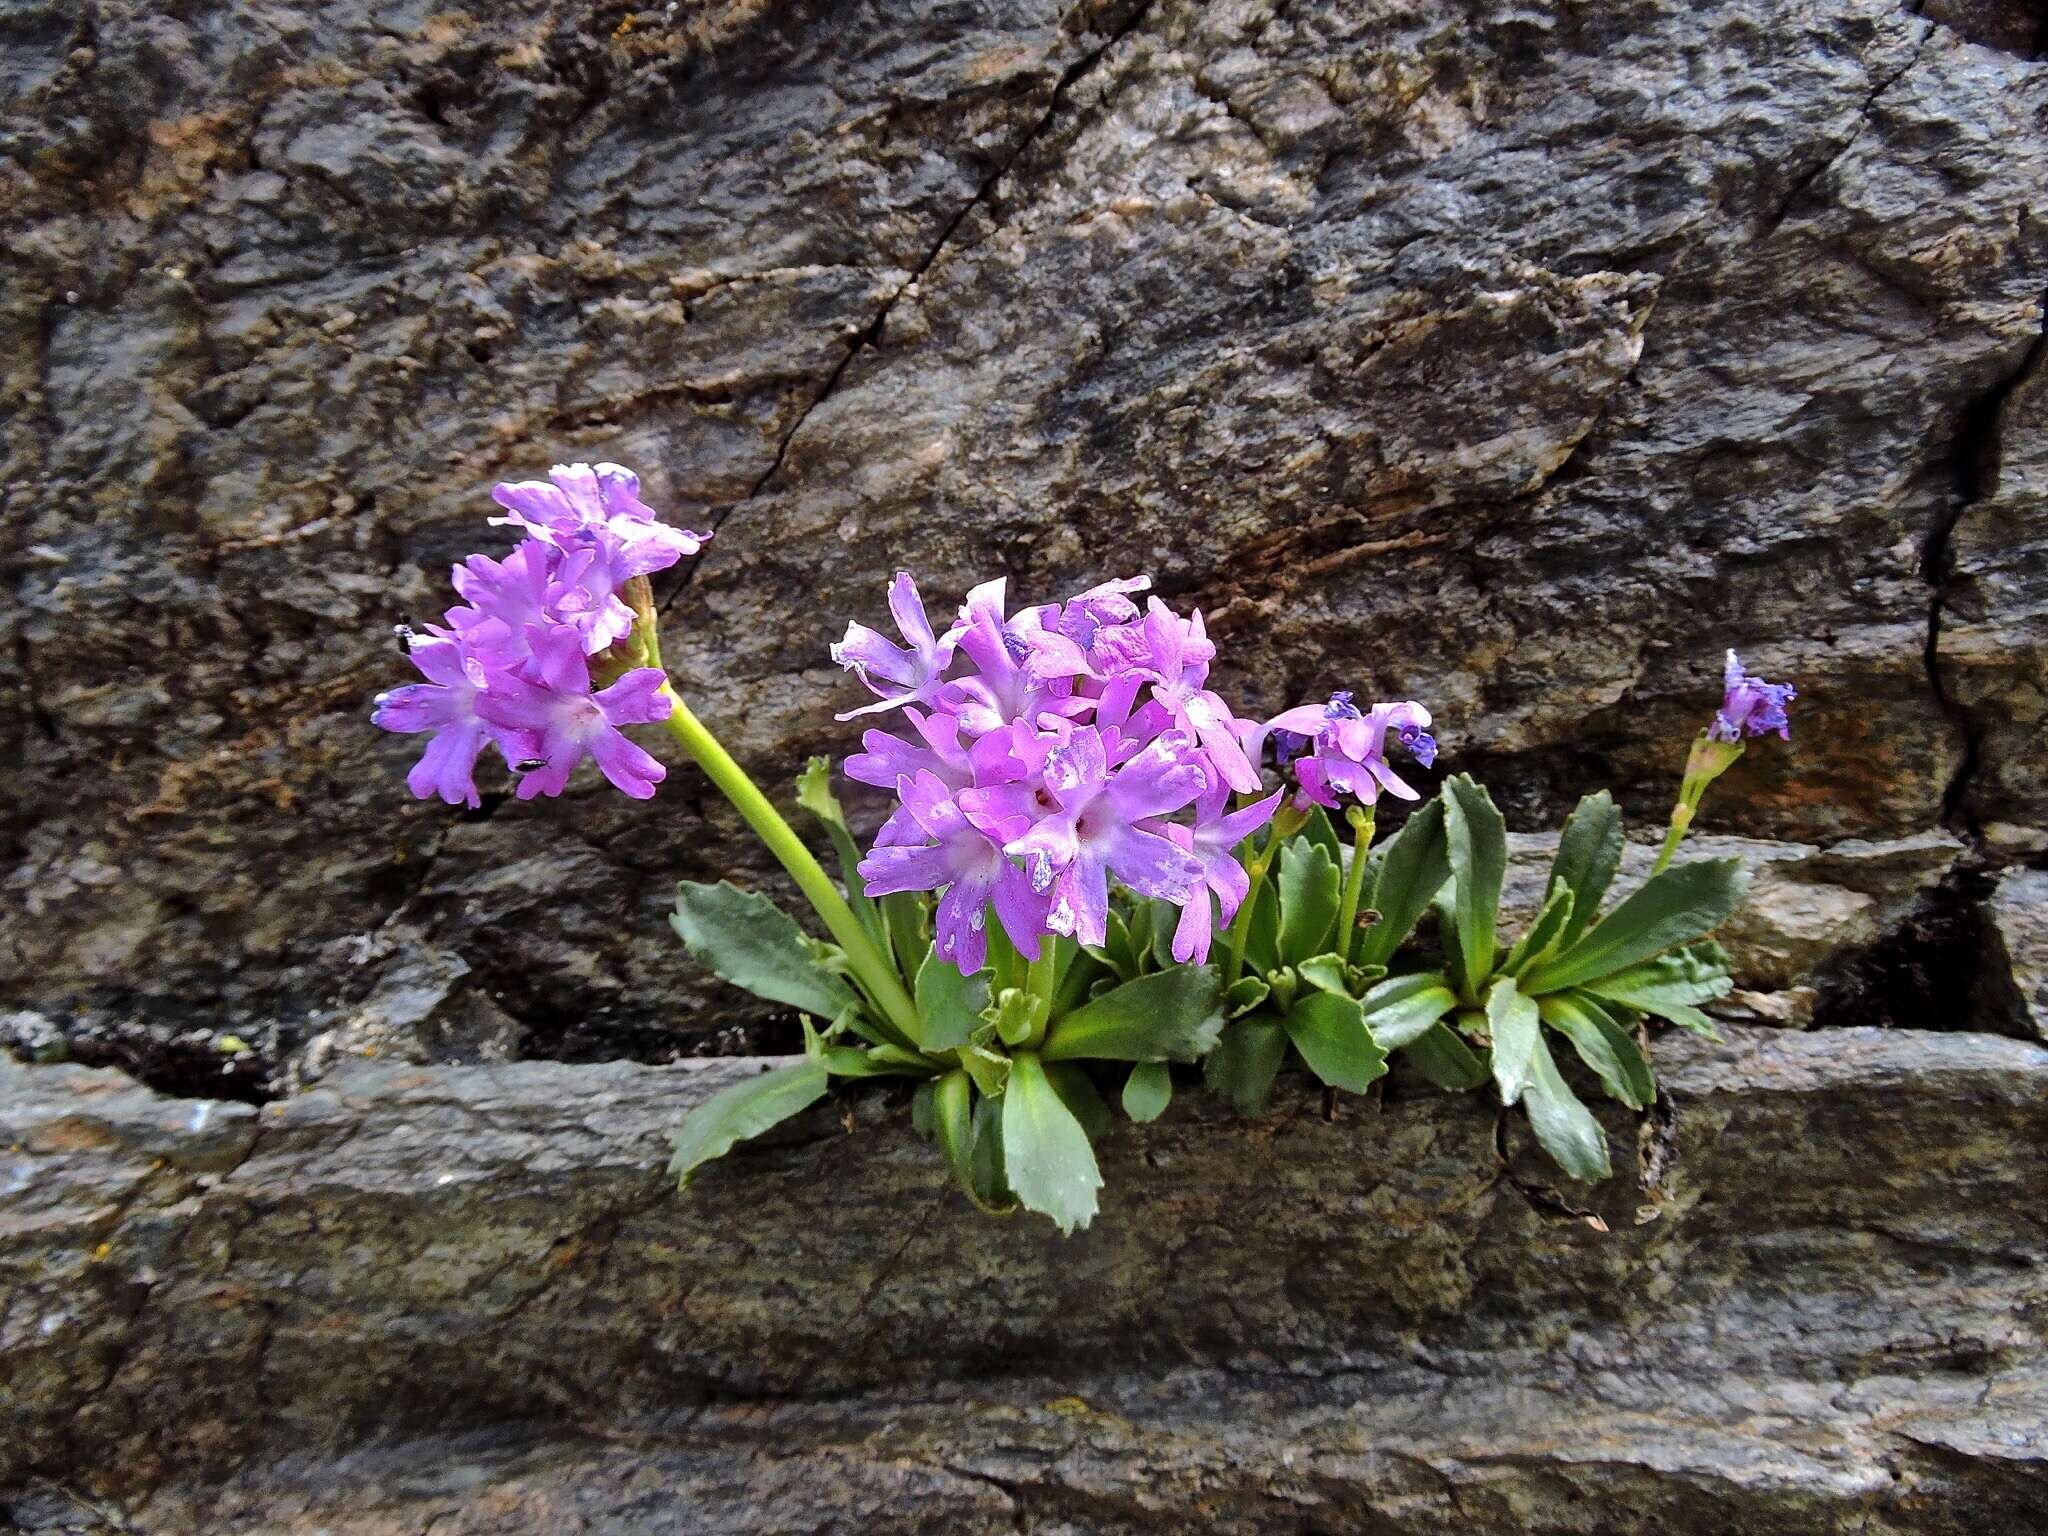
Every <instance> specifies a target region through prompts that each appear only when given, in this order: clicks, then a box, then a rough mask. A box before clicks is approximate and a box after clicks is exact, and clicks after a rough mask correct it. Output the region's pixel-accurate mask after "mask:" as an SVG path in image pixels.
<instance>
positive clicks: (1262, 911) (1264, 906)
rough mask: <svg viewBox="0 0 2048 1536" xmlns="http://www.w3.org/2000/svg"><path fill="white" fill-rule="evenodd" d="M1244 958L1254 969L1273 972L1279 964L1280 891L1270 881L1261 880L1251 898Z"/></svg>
mask: <svg viewBox="0 0 2048 1536" xmlns="http://www.w3.org/2000/svg"><path fill="white" fill-rule="evenodd" d="M1244 957H1245V960H1246V962H1247V963H1248V964H1249V965H1250V966H1251V968H1252V969H1253V970H1255V971H1270V970H1272V969H1273V968H1274V967H1276V966H1278V965H1279V964H1280V893H1279V892H1278V891H1277V890H1275V889H1274V887H1273V882H1272V881H1271V880H1262V881H1260V882H1259V892H1258V894H1257V895H1256V896H1254V897H1253V898H1252V920H1251V926H1250V927H1249V928H1247V929H1246V930H1245V945H1244Z"/></svg>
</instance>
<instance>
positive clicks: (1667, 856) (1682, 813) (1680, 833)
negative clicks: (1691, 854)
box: [1650, 800, 1693, 880]
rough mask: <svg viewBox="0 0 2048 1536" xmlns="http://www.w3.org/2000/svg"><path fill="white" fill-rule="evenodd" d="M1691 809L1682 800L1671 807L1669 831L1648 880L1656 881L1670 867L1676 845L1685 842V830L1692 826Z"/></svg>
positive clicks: (1676, 849) (1676, 850) (1676, 848)
mask: <svg viewBox="0 0 2048 1536" xmlns="http://www.w3.org/2000/svg"><path fill="white" fill-rule="evenodd" d="M1692 812H1693V808H1692V807H1691V806H1689V805H1687V804H1686V803H1685V802H1684V801H1683V800H1681V801H1679V802H1678V804H1676V805H1674V806H1673V807H1671V829H1670V830H1669V831H1668V832H1666V833H1665V834H1664V846H1663V848H1662V849H1660V850H1659V851H1658V854H1657V862H1656V864H1655V866H1654V867H1653V868H1652V869H1651V870H1650V878H1651V879H1653V880H1654V879H1656V878H1657V876H1659V875H1661V874H1663V873H1664V871H1665V870H1667V869H1669V868H1670V867H1671V858H1672V855H1673V854H1675V853H1677V852H1678V845H1679V844H1680V843H1682V842H1684V841H1685V833H1686V829H1687V828H1688V827H1690V826H1691V825H1692Z"/></svg>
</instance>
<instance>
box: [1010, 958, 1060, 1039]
mask: <svg viewBox="0 0 2048 1536" xmlns="http://www.w3.org/2000/svg"><path fill="white" fill-rule="evenodd" d="M1058 973H1059V963H1058V954H1057V949H1056V946H1055V945H1054V943H1053V940H1052V935H1050V934H1043V935H1041V936H1040V937H1039V940H1038V958H1037V959H1036V960H1033V961H1032V962H1031V964H1030V966H1029V968H1027V969H1026V971H1025V972H1024V992H1025V995H1026V996H1028V997H1029V998H1030V999H1031V1000H1032V1002H1033V1004H1034V1005H1035V1006H1034V1008H1033V1010H1032V1012H1033V1014H1034V1015H1035V1017H1034V1018H1033V1019H1032V1022H1031V1033H1030V1034H1028V1035H1026V1036H1025V1037H1024V1043H1023V1044H1022V1045H1020V1046H1019V1047H1017V1049H1019V1050H1020V1051H1035V1050H1037V1049H1038V1048H1039V1047H1040V1046H1041V1045H1043V1044H1045V1035H1046V1031H1047V1030H1048V1029H1049V1028H1051V1026H1052V992H1053V983H1054V981H1055V980H1057V979H1058Z"/></svg>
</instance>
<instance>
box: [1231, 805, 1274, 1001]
mask: <svg viewBox="0 0 2048 1536" xmlns="http://www.w3.org/2000/svg"><path fill="white" fill-rule="evenodd" d="M1279 841H1280V823H1279V820H1278V818H1277V817H1276V818H1275V819H1274V820H1273V821H1272V822H1270V823H1268V825H1267V827H1266V841H1265V844H1264V846H1262V847H1261V848H1260V849H1259V851H1258V853H1257V854H1255V855H1254V856H1253V858H1252V861H1251V863H1249V864H1247V865H1246V866H1245V874H1246V875H1247V876H1248V877H1249V878H1250V880H1251V885H1250V887H1249V888H1248V889H1247V890H1246V891H1245V893H1244V903H1243V905H1241V906H1240V907H1239V908H1238V909H1237V916H1236V918H1234V919H1233V920H1232V922H1231V924H1230V958H1229V959H1228V960H1227V961H1226V962H1225V963H1224V966H1223V985H1224V987H1225V989H1226V990H1227V989H1229V988H1231V987H1234V986H1236V985H1237V983H1238V978H1239V977H1241V976H1243V975H1244V946H1245V940H1247V939H1248V938H1250V937H1251V932H1252V909H1253V908H1254V907H1256V906H1257V905H1258V904H1259V887H1260V886H1262V885H1264V884H1265V883H1266V870H1267V869H1268V868H1269V867H1270V866H1271V864H1272V862H1273V849H1274V845H1275V844H1277V843H1278V842H1279Z"/></svg>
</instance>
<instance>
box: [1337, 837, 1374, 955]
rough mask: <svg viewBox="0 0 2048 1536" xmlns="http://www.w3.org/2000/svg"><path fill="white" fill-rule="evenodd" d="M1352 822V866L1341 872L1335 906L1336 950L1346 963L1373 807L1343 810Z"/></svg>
mask: <svg viewBox="0 0 2048 1536" xmlns="http://www.w3.org/2000/svg"><path fill="white" fill-rule="evenodd" d="M1344 819H1345V820H1346V821H1348V822H1350V823H1351V867H1350V868H1349V869H1348V870H1346V871H1345V872H1344V904H1343V905H1342V906H1341V907H1339V908H1338V909H1337V954H1338V957H1339V958H1340V959H1342V960H1343V961H1344V963H1345V964H1346V965H1349V964H1350V963H1351V951H1352V950H1353V949H1355V948H1357V946H1358V901H1359V897H1360V896H1362V895H1363V894H1364V892H1365V859H1366V855H1367V854H1368V853H1370V852H1371V851H1372V831H1373V808H1372V807H1371V806H1369V805H1354V806H1352V807H1351V809H1350V810H1349V811H1347V812H1345V815H1344Z"/></svg>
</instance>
